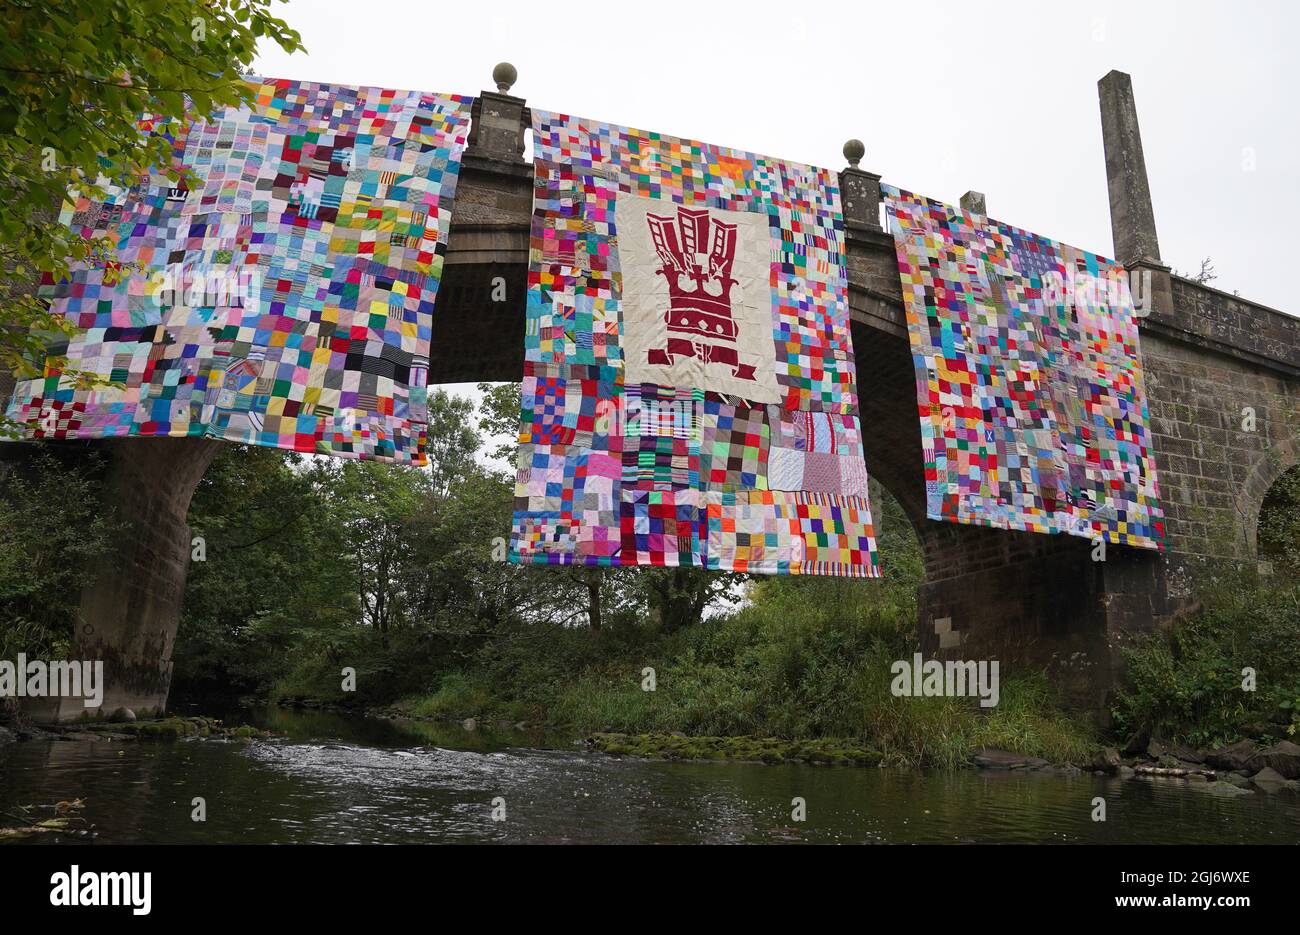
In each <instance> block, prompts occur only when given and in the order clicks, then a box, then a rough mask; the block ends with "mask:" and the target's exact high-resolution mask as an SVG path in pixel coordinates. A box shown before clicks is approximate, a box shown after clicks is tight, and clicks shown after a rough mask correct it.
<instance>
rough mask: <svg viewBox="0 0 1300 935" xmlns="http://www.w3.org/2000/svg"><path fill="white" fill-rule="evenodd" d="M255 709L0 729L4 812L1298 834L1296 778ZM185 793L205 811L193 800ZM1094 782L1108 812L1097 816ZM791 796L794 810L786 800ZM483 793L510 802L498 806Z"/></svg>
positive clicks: (465, 834)
mask: <svg viewBox="0 0 1300 935" xmlns="http://www.w3.org/2000/svg"><path fill="white" fill-rule="evenodd" d="M253 720H254V722H255V723H260V724H262V725H264V726H269V727H272V728H273V729H275V730H276V731H277V732H280V733H281V734H282V735H283V736H280V737H277V738H276V739H273V740H258V741H255V742H253V743H239V742H227V741H220V740H205V741H199V740H186V741H178V742H173V743H165V742H148V741H141V742H127V743H122V742H117V743H109V742H102V741H49V742H46V741H28V742H24V743H16V744H9V745H8V746H6V747H3V748H0V811H12V810H13V809H14V807H16V806H24V805H51V804H53V803H55V802H57V801H60V800H71V799H75V798H81V799H83V800H84V801H85V807H84V810H83V811H82V813H81V814H82V816H83V817H84V818H85V820H86V822H87V824H90V825H94V827H95V831H96V833H97V835H98V842H99V843H136V842H148V843H160V842H178V843H231V842H247V843H316V842H321V843H345V842H346V843H353V842H367V843H369V842H376V843H378V842H383V843H412V842H569V841H572V842H613V843H623V842H626V843H632V842H660V843H677V842H683V843H685V842H800V841H802V842H823V843H830V842H862V843H875V842H922V843H929V842H1024V843H1029V842H1038V843H1042V842H1062V843H1064V842H1097V843H1101V842H1108V843H1122V842H1142V843H1148V842H1151V843H1181V842H1205V843H1257V842H1258V843H1264V842H1268V843H1292V844H1294V843H1298V842H1300V796H1297V795H1296V794H1295V793H1289V792H1284V793H1280V794H1277V795H1265V794H1263V793H1254V794H1252V795H1244V796H1237V797H1224V796H1221V795H1216V794H1213V793H1210V792H1208V791H1206V790H1205V789H1204V787H1189V786H1188V785H1187V784H1185V783H1184V782H1183V781H1181V780H1170V779H1155V780H1149V779H1134V780H1128V781H1121V780H1118V779H1111V778H1103V777H1098V776H1092V775H1083V776H1076V777H1063V776H1057V775H1039V774H1032V773H1028V774H1026V773H996V772H976V771H971V770H966V771H960V772H936V773H921V772H915V771H905V770H892V769H856V768H841V767H817V766H801V765H782V766H764V765H759V764H748V763H714V762H710V763H669V762H658V761H648V760H633V759H622V758H617V757H611V756H607V755H603V754H598V753H592V752H588V751H586V750H584V749H582V748H581V746H579V745H574V744H570V743H567V742H564V741H558V742H556V741H552V742H548V739H547V738H544V737H537V736H532V735H521V734H513V733H510V734H492V733H485V732H482V731H474V732H470V731H465V730H463V729H461V728H460V727H458V726H449V725H443V724H430V723H423V722H402V723H395V722H389V721H382V720H375V719H369V718H362V717H352V716H343V715H336V714H329V713H320V712H296V711H286V710H281V709H271V710H269V711H264V712H258V713H256V715H255V716H254V717H253ZM196 796H197V797H202V798H203V799H204V800H205V805H206V811H207V820H206V821H203V822H197V821H194V820H193V819H192V812H193V811H194V806H193V804H192V800H193V799H194V798H195V797H196ZM1097 796H1101V797H1103V798H1105V800H1106V810H1107V814H1106V821H1104V822H1099V821H1093V820H1092V813H1093V799H1094V798H1095V797H1097ZM795 797H800V798H802V799H803V800H804V801H805V802H806V820H805V821H795V820H793V819H792V816H791V811H792V804H791V803H792V800H793V799H794V798H795ZM494 800H497V801H496V805H495V810H496V813H497V817H502V816H501V812H502V810H504V820H493V813H494ZM31 840H33V841H35V842H37V843H43V844H52V843H57V836H56V835H52V834H49V835H40V836H36V837H35V838H33V839H31Z"/></svg>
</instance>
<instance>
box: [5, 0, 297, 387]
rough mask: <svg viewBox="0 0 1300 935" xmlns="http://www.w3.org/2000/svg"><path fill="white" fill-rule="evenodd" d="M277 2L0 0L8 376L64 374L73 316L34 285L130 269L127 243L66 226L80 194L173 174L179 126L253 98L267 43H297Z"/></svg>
mask: <svg viewBox="0 0 1300 935" xmlns="http://www.w3.org/2000/svg"><path fill="white" fill-rule="evenodd" d="M269 7H270V0H60V2H43V0H26V2H23V0H0V373H4V374H5V375H6V376H10V375H16V376H18V377H23V378H26V377H33V376H39V375H40V374H42V373H46V374H55V373H61V374H62V375H63V376H64V377H66V378H69V379H76V380H80V381H82V382H101V381H102V378H98V379H97V378H96V377H95V376H94V375H91V374H87V373H80V372H74V371H70V370H67V369H65V366H66V362H65V360H64V359H63V358H62V357H61V356H60V355H59V353H58V348H59V344H58V343H57V342H58V340H59V338H60V336H62V338H63V339H66V338H67V337H69V336H71V335H72V334H73V333H75V327H74V326H73V324H72V323H70V322H68V321H65V320H64V319H63V318H62V316H59V315H56V314H53V313H52V312H51V311H50V310H49V309H48V307H47V306H46V304H45V303H44V302H43V301H41V300H39V299H38V298H36V297H35V296H34V295H33V294H32V293H33V289H32V286H33V283H34V281H35V279H36V277H37V276H38V275H39V276H41V277H43V279H44V281H45V282H57V281H58V280H60V279H62V278H64V277H66V276H67V275H68V273H69V270H70V268H71V264H73V263H90V264H94V265H96V266H99V267H102V268H103V269H105V270H106V271H108V272H109V273H110V274H111V273H112V272H113V271H117V270H120V267H119V266H118V265H117V263H116V259H115V257H116V247H117V245H116V244H115V243H113V242H112V240H111V239H106V238H98V239H94V240H90V239H86V238H83V237H81V236H80V235H79V234H77V233H75V232H73V231H71V230H69V229H68V228H66V227H64V226H62V225H60V224H58V223H56V221H55V216H56V212H57V210H58V206H59V205H60V204H61V203H62V201H63V200H64V198H65V196H66V195H69V193H70V192H71V193H80V194H85V195H89V196H91V197H96V198H103V197H105V196H106V194H107V192H108V190H109V187H110V186H116V187H120V188H130V187H131V186H132V185H134V184H136V182H137V181H138V180H139V179H140V178H141V176H143V175H145V174H146V173H147V172H148V171H149V169H150V168H151V167H158V168H160V169H162V170H164V171H166V172H167V174H168V176H169V177H171V178H173V179H180V178H181V175H182V173H181V172H180V171H179V170H178V169H177V168H176V166H175V165H174V163H173V158H172V141H171V138H170V136H169V131H170V130H172V129H173V128H175V127H177V126H178V125H179V124H180V123H181V122H183V121H185V120H187V119H189V118H190V117H192V116H205V115H207V114H210V113H213V112H214V111H216V110H218V109H220V108H224V107H228V106H235V105H239V104H242V103H244V102H245V101H247V100H248V99H249V98H250V96H251V94H252V88H251V86H250V85H248V84H247V83H245V82H244V80H243V79H242V77H241V72H242V71H243V70H244V69H245V68H246V67H247V66H248V65H250V64H251V63H252V61H253V57H254V53H255V50H256V45H257V42H258V40H259V39H261V38H263V37H266V38H269V39H271V40H272V41H273V42H275V43H276V44H277V45H279V46H280V47H281V48H282V49H284V50H285V51H288V52H292V51H295V50H297V49H300V48H302V45H301V42H300V37H299V35H298V33H297V32H295V31H294V30H292V29H290V28H289V27H288V26H287V25H286V24H285V23H284V22H282V21H281V20H279V19H277V18H275V17H274V16H272V15H271V14H270V12H269Z"/></svg>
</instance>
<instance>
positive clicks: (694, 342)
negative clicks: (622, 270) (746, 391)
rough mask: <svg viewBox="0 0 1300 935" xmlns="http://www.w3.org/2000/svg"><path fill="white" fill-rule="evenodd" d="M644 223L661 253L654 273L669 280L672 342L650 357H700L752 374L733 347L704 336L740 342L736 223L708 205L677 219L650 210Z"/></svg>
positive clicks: (681, 211)
mask: <svg viewBox="0 0 1300 935" xmlns="http://www.w3.org/2000/svg"><path fill="white" fill-rule="evenodd" d="M646 223H647V224H649V226H650V239H651V241H652V242H653V244H654V248H655V253H657V254H658V255H659V262H660V266H659V268H658V269H657V270H655V272H656V273H658V274H659V275H661V276H663V277H664V279H665V280H667V282H668V310H667V311H666V312H664V322H665V324H666V325H667V326H668V346H667V347H666V348H655V349H652V350H651V351H650V352H649V362H650V363H651V364H660V365H671V364H672V362H673V358H674V357H696V358H699V359H700V360H701V361H703V362H705V363H720V364H725V365H727V366H730V367H731V368H732V372H733V374H734V375H735V376H737V377H739V378H741V379H745V380H752V379H754V368H753V366H751V365H749V364H742V363H740V360H739V357H738V356H737V354H736V349H735V347H734V346H720V345H716V344H712V343H706V342H705V341H703V340H702V339H703V338H709V339H711V340H714V341H725V342H728V344H730V345H734V344H735V342H736V336H737V333H738V329H737V327H736V322H735V320H734V319H733V318H732V316H731V287H732V286H734V285H736V282H737V280H736V279H734V278H732V275H731V267H732V264H733V263H734V262H735V259H736V239H737V233H736V232H737V226H736V225H735V224H726V223H724V222H722V221H718V220H715V219H713V218H710V217H709V212H708V211H706V210H704V209H698V210H692V209H690V208H683V207H680V206H679V207H678V208H677V217H676V218H673V217H662V216H660V215H657V214H648V215H646ZM710 233H712V237H710ZM677 335H686V336H687V337H677Z"/></svg>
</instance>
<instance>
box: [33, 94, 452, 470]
mask: <svg viewBox="0 0 1300 935" xmlns="http://www.w3.org/2000/svg"><path fill="white" fill-rule="evenodd" d="M254 88H255V95H254V100H253V103H252V105H251V106H250V107H245V108H242V109H233V108H232V109H227V110H225V111H223V112H221V113H219V114H216V115H214V116H213V117H212V118H210V119H208V120H206V121H202V120H199V121H195V122H192V123H190V124H188V125H187V126H185V127H184V128H182V129H181V130H180V131H179V133H178V135H177V136H176V137H175V139H174V140H173V162H174V165H175V166H176V167H185V168H188V169H189V170H191V171H192V172H193V173H194V176H196V177H197V184H195V185H194V187H193V189H192V190H191V188H189V187H187V185H185V184H183V183H182V184H179V185H177V184H174V183H173V182H171V181H169V180H168V179H167V177H166V176H165V175H164V174H163V173H162V172H154V173H151V174H150V176H149V177H148V178H144V179H141V181H140V183H139V184H138V185H136V186H135V187H133V188H131V189H130V190H127V191H116V192H113V193H112V194H111V195H110V196H109V198H108V199H107V200H106V201H104V202H97V201H89V200H87V199H84V198H82V199H79V200H78V202H77V203H76V204H75V205H69V206H66V207H65V209H64V213H63V220H64V222H65V223H66V224H68V225H69V226H70V227H71V228H72V229H73V230H74V231H76V232H77V233H79V234H81V235H83V236H86V237H102V238H106V239H109V240H111V241H112V242H113V243H114V244H115V245H116V247H117V252H118V257H119V259H120V261H122V263H123V264H125V265H126V268H125V270H124V272H123V273H122V274H121V275H117V274H115V271H106V270H104V269H97V268H83V269H79V270H76V271H75V272H74V273H73V275H72V277H71V278H70V279H69V280H68V281H66V282H61V283H57V284H54V283H49V284H47V287H46V289H45V294H46V295H48V296H49V297H50V298H51V299H52V301H53V308H54V309H55V311H57V312H59V313H60V314H62V315H63V316H64V317H66V318H67V319H68V320H69V321H70V322H71V323H72V324H74V325H76V326H77V327H78V328H79V329H81V330H80V331H79V333H78V334H77V335H76V336H75V337H74V338H73V339H71V341H70V342H68V343H67V345H66V347H63V346H60V347H56V349H55V350H56V351H58V352H61V353H66V355H67V357H68V359H69V365H70V366H71V367H72V368H75V369H76V370H80V371H89V372H92V373H97V374H100V375H101V376H103V377H104V378H105V380H109V381H112V383H113V384H115V385H114V386H111V387H109V388H104V387H102V386H101V387H97V388H94V389H84V388H78V387H77V386H75V385H73V384H72V383H71V382H70V381H68V380H66V379H63V378H62V377H61V374H60V373H59V372H58V371H56V370H49V371H48V372H47V373H46V374H45V375H44V377H43V378H42V379H37V380H31V381H27V382H25V383H22V384H20V385H19V387H18V389H17V392H16V394H15V396H14V399H13V400H12V403H11V405H10V407H9V409H8V412H9V416H10V417H11V418H12V419H14V420H15V421H17V422H20V423H22V424H23V425H24V426H25V427H26V429H27V431H28V433H29V434H30V435H31V436H33V437H38V438H39V437H44V438H105V437H121V436H187V435H188V436H207V437H211V438H220V439H225V440H228V441H233V442H242V443H245V444H253V445H266V446H271V447H278V448H288V449H293V450H296V451H304V452H317V453H321V454H332V455H339V456H343V457H353V458H371V459H376V460H381V461H392V462H398V463H405V464H411V463H414V464H423V463H424V462H425V441H426V435H427V429H426V422H427V411H426V403H427V389H426V384H427V377H428V366H429V362H428V357H429V336H430V331H431V322H432V315H433V306H434V300H435V298H436V296H437V291H438V283H439V280H440V278H441V273H442V262H443V261H442V257H443V253H444V251H445V249H446V243H447V228H448V224H449V222H450V214H451V203H452V198H453V196H454V194H455V189H456V180H457V175H458V173H459V169H460V159H461V153H462V151H463V149H464V146H465V141H466V136H467V131H468V127H469V118H470V99H469V98H465V97H458V96H451V95H436V94H421V93H416V92H410V91H392V90H386V89H382V88H360V87H348V86H343V85H324V84H313V83H310V82H298V81H279V80H264V81H261V82H260V83H257V84H255V85H254ZM132 266H136V267H138V269H137V270H135V271H133V270H132V269H131V267H132Z"/></svg>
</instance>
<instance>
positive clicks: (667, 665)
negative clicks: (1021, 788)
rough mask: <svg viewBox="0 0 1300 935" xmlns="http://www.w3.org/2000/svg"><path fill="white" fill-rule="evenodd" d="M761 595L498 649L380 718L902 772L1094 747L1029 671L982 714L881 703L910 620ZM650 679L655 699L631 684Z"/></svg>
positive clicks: (868, 595) (827, 599)
mask: <svg viewBox="0 0 1300 935" xmlns="http://www.w3.org/2000/svg"><path fill="white" fill-rule="evenodd" d="M760 597H761V599H760V600H758V601H755V602H754V603H752V604H750V605H748V606H746V607H744V608H742V609H740V610H738V611H736V612H734V613H732V614H729V615H726V616H723V617H719V618H716V619H714V620H710V621H706V622H704V623H703V624H701V625H700V626H698V627H695V628H692V629H690V630H688V631H687V632H684V633H680V634H675V635H672V636H660V635H657V634H654V633H653V632H650V631H648V630H645V629H643V628H626V629H624V630H622V631H620V632H606V633H602V634H592V633H589V632H585V631H572V632H567V633H563V634H558V635H555V637H554V639H555V641H556V643H555V644H553V645H550V646H548V647H547V648H546V650H545V651H538V648H537V647H527V646H516V645H512V644H510V643H508V642H507V643H506V644H505V645H503V646H498V647H495V648H494V650H493V652H492V653H491V654H490V655H488V656H486V657H484V658H483V659H482V660H481V664H480V665H477V666H475V667H473V668H468V667H466V668H461V669H457V670H455V671H451V672H448V673H446V674H444V675H442V676H441V677H440V678H438V679H437V682H436V685H435V687H434V689H433V690H432V691H430V692H428V693H422V694H416V695H412V696H408V697H406V698H404V699H402V700H401V701H399V702H398V703H397V704H395V705H393V706H392V710H393V711H394V712H395V713H401V714H405V715H409V716H414V717H428V718H468V717H475V718H479V719H481V720H509V721H521V720H523V721H529V722H530V723H540V724H544V725H546V726H548V727H551V728H555V729H560V730H567V731H571V732H574V733H577V734H582V735H593V734H598V733H606V734H609V733H618V734H624V735H632V736H635V737H639V738H641V740H639V741H638V743H640V744H641V745H644V744H645V743H646V742H647V741H646V740H645V738H646V737H648V736H649V735H657V736H661V737H662V736H672V735H674V734H678V735H686V736H688V737H692V738H699V737H715V738H774V739H776V740H781V741H788V742H793V741H818V742H824V743H826V744H828V745H830V746H831V747H840V748H844V749H849V750H863V749H866V750H870V751H874V752H875V754H877V755H878V758H879V759H880V760H881V761H882V762H884V763H887V764H893V765H909V766H932V767H948V768H952V767H959V766H962V765H965V764H967V763H969V762H970V758H971V755H972V754H973V752H974V751H975V750H977V749H979V748H981V747H999V748H1004V749H1011V750H1015V751H1017V752H1019V753H1024V754H1027V755H1031V756H1041V757H1043V758H1045V759H1048V760H1051V761H1053V762H1073V763H1081V762H1086V761H1087V760H1088V759H1089V758H1090V756H1091V754H1092V753H1093V752H1094V751H1095V750H1096V748H1097V745H1098V742H1097V739H1096V737H1095V735H1094V733H1093V731H1092V730H1091V729H1090V728H1089V727H1088V726H1087V725H1085V724H1084V723H1083V722H1082V721H1080V720H1077V719H1075V718H1072V717H1070V716H1069V715H1067V714H1065V713H1064V712H1063V711H1062V710H1061V709H1060V708H1058V707H1057V705H1056V704H1055V701H1054V699H1053V697H1052V693H1051V691H1050V688H1049V685H1048V683H1047V681H1046V679H1044V678H1042V677H1040V676H1030V677H1020V678H1013V679H1004V680H1003V683H1002V686H1001V699H1000V703H999V704H998V706H997V707H996V708H993V709H982V708H980V707H979V705H978V702H977V701H976V700H975V699H959V698H897V697H895V696H894V695H892V694H891V693H890V690H889V686H890V682H891V679H892V676H891V674H890V665H891V663H893V662H894V661H895V660H898V659H909V658H910V657H911V653H912V652H913V651H914V643H913V639H914V637H913V633H914V629H913V628H914V624H913V623H912V620H913V619H914V618H913V617H912V615H911V612H910V608H908V607H906V606H903V607H896V606H892V605H890V604H889V603H887V602H885V603H882V602H881V601H880V595H879V593H878V592H875V593H873V592H870V591H867V590H866V589H865V588H864V587H863V586H862V585H861V583H859V582H824V581H808V582H798V583H797V584H793V585H792V584H782V586H780V587H774V588H769V589H768V590H767V591H766V592H765V593H763V594H761V595H760ZM649 669H653V670H654V672H653V677H654V682H655V689H654V691H646V690H644V689H643V683H644V682H645V680H646V679H647V678H648V677H649V672H648V671H647V670H649Z"/></svg>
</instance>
